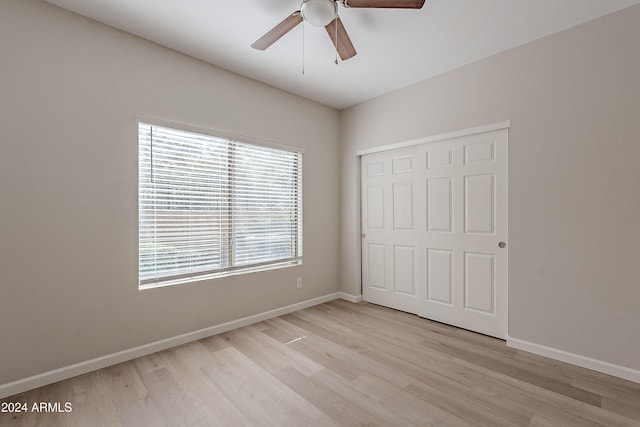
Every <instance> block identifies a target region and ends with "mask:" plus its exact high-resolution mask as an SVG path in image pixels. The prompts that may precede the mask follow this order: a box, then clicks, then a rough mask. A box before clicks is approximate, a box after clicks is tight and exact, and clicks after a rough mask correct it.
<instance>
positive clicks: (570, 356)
mask: <svg viewBox="0 0 640 427" xmlns="http://www.w3.org/2000/svg"><path fill="white" fill-rule="evenodd" d="M507 346H509V347H513V348H516V349H518V350H524V351H528V352H529V353H534V354H537V355H539V356H544V357H548V358H550V359H554V360H559V361H561V362H566V363H570V364H572V365H576V366H580V367H583V368H587V369H591V370H592V371H597V372H601V373H603V374H608V375H613V376H614V377H618V378H622V379H625V380H629V381H633V382H637V383H640V370H637V369H631V368H627V367H625V366H620V365H614V364H613V363H609V362H604V361H602V360H598V359H592V358H590V357H586V356H581V355H579V354H574V353H569V352H567V351H564V350H558V349H555V348H551V347H546V346H544V345H540V344H534V343H531V342H528V341H523V340H519V339H515V338H508V339H507Z"/></svg>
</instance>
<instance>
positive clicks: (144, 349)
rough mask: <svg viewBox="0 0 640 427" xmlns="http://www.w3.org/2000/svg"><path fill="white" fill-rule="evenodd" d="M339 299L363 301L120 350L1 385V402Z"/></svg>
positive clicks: (262, 316)
mask: <svg viewBox="0 0 640 427" xmlns="http://www.w3.org/2000/svg"><path fill="white" fill-rule="evenodd" d="M338 298H341V299H344V300H347V301H351V302H359V301H362V297H359V296H355V295H350V294H346V293H344V292H335V293H332V294H328V295H324V296H321V297H318V298H313V299H310V300H306V301H302V302H299V303H296V304H291V305H288V306H286V307H281V308H277V309H274V310H269V311H265V312H263V313H259V314H255V315H253V316H248V317H244V318H242V319H237V320H232V321H230V322H226V323H222V324H220V325H215V326H211V327H208V328H204V329H200V330H197V331H193V332H188V333H186V334H182V335H178V336H175V337H171V338H167V339H164V340H160V341H156V342H152V343H149V344H144V345H141V346H138V347H134V348H130V349H127V350H123V351H119V352H117V353H112V354H107V355H105V356H101V357H97V358H95V359H91V360H87V361H84V362H80V363H76V364H75V365H70V366H65V367H62V368H59V369H54V370H53V371H48V372H44V373H41V374H38V375H34V376H31V377H28V378H23V379H20V380H17V381H13V382H10V383H6V384H0V399H2V398H5V397H8V396H13V395H14V394H18V393H23V392H25V391H28V390H32V389H34V388H38V387H43V386H45V385H48V384H52V383H55V382H58V381H62V380H66V379H68V378H72V377H75V376H78V375H82V374H86V373H87V372H91V371H95V370H97V369H102V368H106V367H107V366H112V365H115V364H118V363H122V362H126V361H127V360H131V359H135V358H136V357H142V356H146V355H148V354H151V353H156V352H158V351H161V350H166V349H168V348H171V347H176V346H179V345H182V344H186V343H188V342H191V341H196V340H199V339H202V338H206V337H210V336H212V335H216V334H221V333H223V332H227V331H230V330H232V329H237V328H241V327H243V326H247V325H251V324H253V323H257V322H262V321H263V320H268V319H272V318H274V317H278V316H282V315H284V314H288V313H292V312H294V311H297V310H302V309H303V308H307V307H312V306H314V305H318V304H322V303H325V302H328V301H333V300H335V299H338ZM358 299H359V300H358Z"/></svg>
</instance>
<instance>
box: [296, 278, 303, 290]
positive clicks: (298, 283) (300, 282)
mask: <svg viewBox="0 0 640 427" xmlns="http://www.w3.org/2000/svg"><path fill="white" fill-rule="evenodd" d="M301 287H302V277H298V280H297V281H296V288H298V289H300V288H301Z"/></svg>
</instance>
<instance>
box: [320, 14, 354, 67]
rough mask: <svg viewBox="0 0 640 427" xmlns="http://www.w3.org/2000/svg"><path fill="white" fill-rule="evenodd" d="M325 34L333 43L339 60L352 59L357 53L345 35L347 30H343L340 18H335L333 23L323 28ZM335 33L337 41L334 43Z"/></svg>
mask: <svg viewBox="0 0 640 427" xmlns="http://www.w3.org/2000/svg"><path fill="white" fill-rule="evenodd" d="M324 28H325V29H326V30H327V33H329V37H330V38H331V41H332V42H333V45H334V46H335V47H336V49H337V50H338V55H340V59H342V60H343V61H346V60H347V59H349V58H353V57H354V56H356V54H357V53H358V52H356V48H355V47H353V43H351V39H350V38H349V35H348V34H347V30H345V28H344V25H343V24H342V20H341V19H340V17H339V16H338V17H336V19H334V20H333V21H331V22H329V23H328V24H327V25H326V26H325V27H324ZM336 32H337V35H338V41H337V43H336Z"/></svg>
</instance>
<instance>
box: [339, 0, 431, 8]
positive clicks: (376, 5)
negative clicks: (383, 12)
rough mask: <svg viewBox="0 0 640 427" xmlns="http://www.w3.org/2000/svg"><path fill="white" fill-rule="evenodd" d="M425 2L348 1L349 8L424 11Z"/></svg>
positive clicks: (410, 0) (405, 0)
mask: <svg viewBox="0 0 640 427" xmlns="http://www.w3.org/2000/svg"><path fill="white" fill-rule="evenodd" d="M424 2H425V0H346V1H345V5H346V6H347V7H370V8H389V9H422V6H424Z"/></svg>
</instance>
